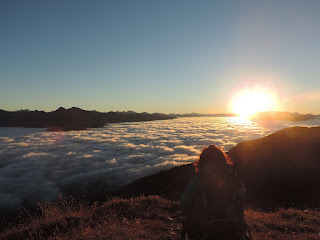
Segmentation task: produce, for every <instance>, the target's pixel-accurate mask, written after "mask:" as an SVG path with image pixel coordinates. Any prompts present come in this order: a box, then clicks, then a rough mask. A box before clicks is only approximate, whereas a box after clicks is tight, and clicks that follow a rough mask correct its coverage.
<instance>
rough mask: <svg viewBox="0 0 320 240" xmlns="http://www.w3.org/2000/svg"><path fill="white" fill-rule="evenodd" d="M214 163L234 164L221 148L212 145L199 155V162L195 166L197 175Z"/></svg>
mask: <svg viewBox="0 0 320 240" xmlns="http://www.w3.org/2000/svg"><path fill="white" fill-rule="evenodd" d="M212 163H229V164H233V162H232V161H231V159H230V158H229V157H228V156H227V155H226V154H225V153H224V151H223V150H222V149H221V148H220V147H218V146H216V145H210V146H208V147H205V148H203V150H202V153H201V154H200V155H199V158H198V160H197V161H196V162H195V163H194V164H193V166H194V167H195V171H196V173H198V172H199V169H201V168H203V167H204V166H206V165H209V164H212Z"/></svg>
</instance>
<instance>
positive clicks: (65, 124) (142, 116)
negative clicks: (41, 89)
mask: <svg viewBox="0 0 320 240" xmlns="http://www.w3.org/2000/svg"><path fill="white" fill-rule="evenodd" d="M172 118H173V117H170V116H168V115H165V114H159V113H157V114H149V113H134V112H127V113H126V114H123V113H119V112H108V113H101V112H97V111H86V110H83V109H80V108H77V107H72V108H69V109H65V108H63V107H60V108H58V109H57V110H55V111H52V112H43V111H37V110H36V111H29V110H20V111H16V112H8V111H4V110H0V127H32V128H34V127H38V128H48V130H49V131H69V130H83V129H87V128H99V127H103V126H104V125H105V124H106V123H119V122H140V121H152V120H166V119H172Z"/></svg>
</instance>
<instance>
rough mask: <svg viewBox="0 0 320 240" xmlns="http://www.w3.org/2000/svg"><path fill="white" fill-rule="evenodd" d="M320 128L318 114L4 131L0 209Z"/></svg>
mask: <svg viewBox="0 0 320 240" xmlns="http://www.w3.org/2000/svg"><path fill="white" fill-rule="evenodd" d="M319 125H320V119H313V120H309V121H305V122H298V123H292V122H291V123H290V122H272V123H270V122H265V123H263V124H258V123H254V122H251V121H247V120H242V119H240V118H178V119H173V120H163V121H152V122H139V123H120V124H109V125H106V126H105V127H104V128H98V129H91V130H86V131H70V132H65V133H63V132H46V131H44V129H25V128H0V213H1V212H4V211H10V209H16V208H18V207H21V206H32V205H34V204H35V203H36V202H38V201H52V200H56V199H57V197H58V196H59V194H64V195H68V194H75V195H77V194H83V193H85V192H87V193H88V192H90V193H94V192H95V193H97V192H108V191H111V190H114V189H118V188H120V187H121V186H123V185H125V184H127V183H129V182H131V181H133V180H135V179H137V178H139V177H143V176H146V175H149V174H153V173H156V172H158V171H161V170H165V169H169V168H171V167H173V166H178V165H182V164H186V163H190V162H193V161H195V160H196V158H197V156H198V155H199V153H200V151H201V149H202V148H203V147H205V146H207V145H210V144H216V145H219V146H221V147H223V148H224V150H225V151H227V150H229V149H230V148H231V147H233V146H235V145H236V144H237V143H239V142H242V141H245V140H250V139H257V138H260V137H263V136H265V135H268V134H270V133H272V132H275V131H277V130H279V129H283V128H285V127H290V126H319ZM0 215H1V214H0Z"/></svg>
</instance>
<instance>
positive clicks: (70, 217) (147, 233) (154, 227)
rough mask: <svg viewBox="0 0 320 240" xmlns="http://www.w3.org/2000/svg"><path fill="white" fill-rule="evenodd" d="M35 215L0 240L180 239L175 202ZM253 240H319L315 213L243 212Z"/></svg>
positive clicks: (120, 202)
mask: <svg viewBox="0 0 320 240" xmlns="http://www.w3.org/2000/svg"><path fill="white" fill-rule="evenodd" d="M40 209H41V212H40V213H39V214H38V215H35V216H30V215H29V216H27V217H25V218H23V219H22V221H21V223H20V224H17V225H13V226H7V227H6V228H5V229H3V231H2V232H0V239H8V240H9V239H10V240H18V239H29V240H36V239H61V240H62V239H86V240H90V239H126V240H127V239H132V240H138V239H173V240H174V239H181V234H180V232H181V220H180V215H181V211H180V208H179V204H178V202H175V201H170V200H167V199H164V198H161V197H159V196H149V197H139V198H130V199H121V198H114V199H110V200H107V201H106V202H104V203H102V204H98V203H95V204H92V205H90V204H88V203H86V202H80V201H76V200H74V199H60V200H59V201H58V202H57V203H47V204H41V205H40ZM245 218H246V221H247V223H248V225H249V228H250V229H251V232H252V235H253V239H255V240H267V239H282V240H289V239H296V240H299V239H310V240H316V239H319V233H320V213H319V211H317V210H311V209H306V210H303V211H302V210H296V209H278V210H276V211H274V212H269V213H267V212H261V211H256V210H251V209H250V210H246V211H245Z"/></svg>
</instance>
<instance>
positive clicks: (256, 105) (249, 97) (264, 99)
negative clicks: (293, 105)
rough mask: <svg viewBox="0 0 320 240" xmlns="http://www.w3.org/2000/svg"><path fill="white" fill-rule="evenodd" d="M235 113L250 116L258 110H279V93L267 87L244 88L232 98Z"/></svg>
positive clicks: (245, 116)
mask: <svg viewBox="0 0 320 240" xmlns="http://www.w3.org/2000/svg"><path fill="white" fill-rule="evenodd" d="M231 104H232V110H233V112H234V113H236V114H238V115H240V116H241V117H244V118H249V117H251V116H252V115H254V114H256V113H258V112H264V111H272V110H278V106H279V104H278V97H277V94H276V93H275V92H273V91H271V90H269V89H266V88H253V89H248V88H247V89H243V90H241V91H239V92H238V93H236V94H235V95H234V96H233V98H232V100H231Z"/></svg>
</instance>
